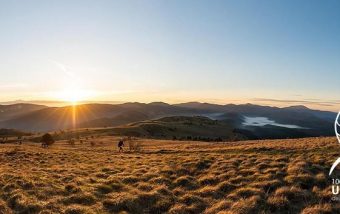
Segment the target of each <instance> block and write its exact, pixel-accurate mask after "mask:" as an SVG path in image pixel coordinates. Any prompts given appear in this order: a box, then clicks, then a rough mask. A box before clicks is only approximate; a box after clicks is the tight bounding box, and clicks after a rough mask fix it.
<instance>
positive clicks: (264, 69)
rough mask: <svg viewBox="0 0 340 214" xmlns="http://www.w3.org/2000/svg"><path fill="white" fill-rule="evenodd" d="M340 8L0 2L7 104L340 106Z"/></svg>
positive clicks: (0, 69) (175, 1)
mask: <svg viewBox="0 0 340 214" xmlns="http://www.w3.org/2000/svg"><path fill="white" fill-rule="evenodd" d="M339 11H340V1H336V0H327V1H321V0H319V1H316V0H311V1H310V0H306V1H302V0H301V1H268V0H264V1H253V0H250V1H246V0H243V1H238V0H234V1H232V0H226V1H222V0H221V1H217V0H216V1H214V0H213V1H207V0H206V1H197V0H191V1H189V0H184V1H183V0H166V1H161V0H145V1H141V0H136V1H126V0H122V1H113V0H112V1H111V0H108V1H103V0H95V1H94V0H88V1H86V0H79V1H75V0H65V1H63V0H54V1H53V0H50V1H46V0H40V1H36V0H31V1H15V0H14V1H11V0H7V1H5V0H0V28H1V33H0V77H1V78H0V90H1V93H0V102H6V101H13V100H57V101H82V100H90V101H121V102H126V101H139V102H151V101H164V102H169V103H178V102H186V101H202V102H213V103H246V102H250V103H259V104H268V105H275V106H287V105H299V104H303V105H307V106H309V107H314V108H319V109H328V110H333V111H338V110H340V93H339V92H340V12H339Z"/></svg>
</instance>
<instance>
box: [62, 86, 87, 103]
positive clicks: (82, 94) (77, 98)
mask: <svg viewBox="0 0 340 214" xmlns="http://www.w3.org/2000/svg"><path fill="white" fill-rule="evenodd" d="M91 94H92V93H91V92H90V91H88V90H81V89H76V88H70V89H65V90H62V91H60V92H58V93H57V99H58V100H61V101H64V102H68V103H70V104H72V105H77V104H78V103H79V102H82V101H85V100H86V99H88V98H90V96H91Z"/></svg>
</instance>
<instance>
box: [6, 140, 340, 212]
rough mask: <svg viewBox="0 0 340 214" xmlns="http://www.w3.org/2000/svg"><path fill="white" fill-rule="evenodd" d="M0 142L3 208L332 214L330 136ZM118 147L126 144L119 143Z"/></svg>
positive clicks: (333, 147)
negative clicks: (134, 147) (45, 144)
mask: <svg viewBox="0 0 340 214" xmlns="http://www.w3.org/2000/svg"><path fill="white" fill-rule="evenodd" d="M117 140H118V138H115V137H105V136H103V137H97V138H95V139H91V142H92V143H90V142H89V141H84V142H83V144H80V143H79V142H76V144H75V145H74V146H71V145H68V144H67V143H66V142H65V141H58V142H56V143H55V144H54V145H52V146H51V147H50V148H48V149H43V148H41V147H40V145H39V144H35V143H29V142H23V144H22V145H16V144H2V145H0V164H1V167H0V189H1V191H0V213H6V214H7V213H69V214H71V213H305V214H306V213H337V212H339V205H338V203H339V202H331V200H330V199H331V197H332V194H331V188H330V178H329V177H328V170H329V168H330V166H331V165H332V163H333V161H334V160H335V159H336V158H337V157H338V156H339V153H338V151H339V145H338V143H337V142H336V139H335V138H305V139H295V140H266V141H244V142H232V143H204V142H185V141H181V142H176V141H157V140H145V139H139V140H135V142H138V143H140V144H141V145H142V151H141V152H124V153H118V152H117V148H116V144H117ZM125 149H128V146H127V145H126V147H125Z"/></svg>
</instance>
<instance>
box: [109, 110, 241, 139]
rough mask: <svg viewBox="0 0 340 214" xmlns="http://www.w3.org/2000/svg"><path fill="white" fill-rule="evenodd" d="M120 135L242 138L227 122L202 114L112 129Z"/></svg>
mask: <svg viewBox="0 0 340 214" xmlns="http://www.w3.org/2000/svg"><path fill="white" fill-rule="evenodd" d="M112 132H113V133H115V134H118V135H125V136H135V137H144V138H160V139H178V140H203V141H222V140H241V139H245V138H242V136H241V135H237V134H235V133H233V127H232V126H230V125H229V124H227V123H224V122H221V121H217V120H211V119H209V118H207V117H202V116H195V117H189V116H174V117H164V118H161V119H158V120H149V121H142V122H137V123H132V124H129V125H126V126H120V127H116V128H113V129H112Z"/></svg>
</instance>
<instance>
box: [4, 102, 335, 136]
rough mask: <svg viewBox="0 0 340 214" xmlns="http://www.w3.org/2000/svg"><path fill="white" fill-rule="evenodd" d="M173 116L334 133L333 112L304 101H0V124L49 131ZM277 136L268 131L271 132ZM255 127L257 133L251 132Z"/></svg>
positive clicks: (262, 132) (260, 132)
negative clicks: (258, 120)
mask: <svg viewBox="0 0 340 214" xmlns="http://www.w3.org/2000/svg"><path fill="white" fill-rule="evenodd" d="M174 116H186V117H194V116H202V117H208V118H210V119H212V120H216V121H220V122H223V123H224V124H228V126H229V127H232V128H233V129H235V130H236V131H239V132H240V133H241V132H242V133H250V134H249V136H248V137H249V138H251V136H253V135H256V134H257V135H256V136H262V137H261V138H266V137H275V136H278V137H280V136H281V137H286V136H287V137H289V135H286V134H285V132H286V133H292V136H297V135H303V136H326V135H333V129H332V124H333V120H334V119H335V116H336V113H334V112H328V111H319V110H312V109H309V108H307V107H305V106H291V107H285V108H278V107H270V106H260V105H253V104H249V103H248V104H241V105H235V104H227V105H218V104H210V103H199V102H189V103H181V104H174V105H170V104H167V103H163V102H153V103H149V104H145V103H138V102H135V103H132V102H131V103H124V104H83V105H79V106H65V107H47V106H43V105H34V104H14V105H0V128H9V129H16V130H22V131H33V132H42V131H53V130H61V129H70V128H94V127H116V126H123V125H127V124H130V123H135V122H141V121H149V120H157V119H160V118H163V117H174ZM245 117H263V118H268V119H270V120H273V121H275V122H277V123H281V124H292V125H296V126H300V127H304V129H303V130H300V129H299V130H298V129H296V130H292V129H291V130H288V129H287V130H286V129H284V128H282V127H281V128H279V127H275V126H273V125H271V126H262V127H259V126H245V125H243V123H244V118H245ZM271 131H272V133H274V131H275V133H276V134H275V135H270V136H269V135H267V134H266V133H269V132H271ZM255 132H256V133H255Z"/></svg>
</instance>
